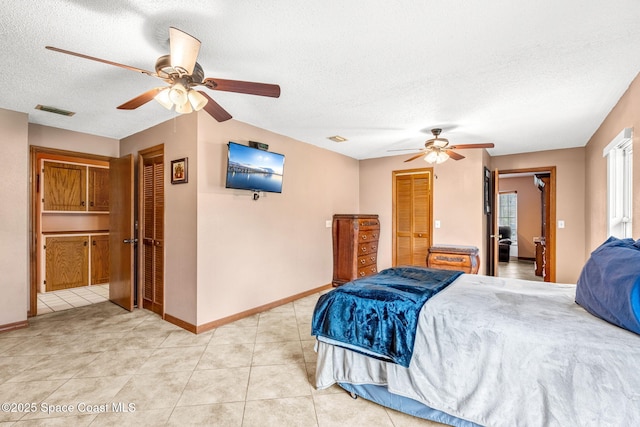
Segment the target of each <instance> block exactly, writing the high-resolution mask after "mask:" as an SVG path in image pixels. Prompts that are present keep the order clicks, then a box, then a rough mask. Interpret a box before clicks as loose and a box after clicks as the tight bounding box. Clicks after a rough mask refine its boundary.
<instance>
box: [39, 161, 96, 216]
mask: <svg viewBox="0 0 640 427" xmlns="http://www.w3.org/2000/svg"><path fill="white" fill-rule="evenodd" d="M42 173H43V175H44V177H43V181H44V191H43V195H42V202H43V204H44V207H43V208H44V210H45V211H84V210H86V200H87V194H86V193H87V187H86V186H87V178H86V173H87V167H86V166H82V165H77V164H73V163H57V162H44V165H43V168H42Z"/></svg>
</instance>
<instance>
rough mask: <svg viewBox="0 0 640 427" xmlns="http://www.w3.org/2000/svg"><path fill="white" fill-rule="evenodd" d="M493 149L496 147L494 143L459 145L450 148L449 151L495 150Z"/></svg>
mask: <svg viewBox="0 0 640 427" xmlns="http://www.w3.org/2000/svg"><path fill="white" fill-rule="evenodd" d="M493 147H495V145H493V143H492V142H485V143H483V144H457V145H454V146H451V147H449V149H451V150H453V149H455V150H462V149H465V148H493Z"/></svg>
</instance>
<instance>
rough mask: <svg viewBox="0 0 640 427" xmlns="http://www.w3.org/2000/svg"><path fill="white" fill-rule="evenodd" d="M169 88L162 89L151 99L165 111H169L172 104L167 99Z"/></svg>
mask: <svg viewBox="0 0 640 427" xmlns="http://www.w3.org/2000/svg"><path fill="white" fill-rule="evenodd" d="M170 91H171V88H168V87H166V88H164V89H162V90H161V91H160V92H158V94H157V95H156V96H154V97H153V99H155V100H156V101H158V103H159V104H160V105H162V106H163V107H164V108H166V109H167V110H171V109H172V108H173V102H172V101H171V99H170V98H169V92H170Z"/></svg>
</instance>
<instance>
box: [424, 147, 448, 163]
mask: <svg viewBox="0 0 640 427" xmlns="http://www.w3.org/2000/svg"><path fill="white" fill-rule="evenodd" d="M448 158H449V155H448V154H447V153H446V152H444V151H435V150H434V151H430V152H429V154H427V155H426V156H424V161H425V162H427V163H431V164H433V163H436V164H440V163H443V162H445V161H447V159H448Z"/></svg>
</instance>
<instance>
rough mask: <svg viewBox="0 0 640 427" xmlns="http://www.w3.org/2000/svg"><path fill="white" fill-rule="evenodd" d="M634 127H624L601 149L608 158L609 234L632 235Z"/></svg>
mask: <svg viewBox="0 0 640 427" xmlns="http://www.w3.org/2000/svg"><path fill="white" fill-rule="evenodd" d="M632 135H633V130H632V129H631V128H625V129H624V130H623V131H622V132H620V133H619V134H618V135H617V136H616V137H615V138H614V139H613V141H611V142H610V143H609V145H607V146H606V147H605V148H604V150H602V155H603V157H606V158H607V199H608V200H607V217H608V227H609V236H615V237H618V238H626V237H631V224H632V216H631V214H632V188H631V185H632V182H633V181H632V178H633V176H632V166H633V164H632V161H633V155H632V154H633V151H632V150H633V145H632Z"/></svg>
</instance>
